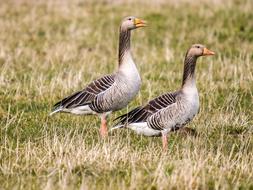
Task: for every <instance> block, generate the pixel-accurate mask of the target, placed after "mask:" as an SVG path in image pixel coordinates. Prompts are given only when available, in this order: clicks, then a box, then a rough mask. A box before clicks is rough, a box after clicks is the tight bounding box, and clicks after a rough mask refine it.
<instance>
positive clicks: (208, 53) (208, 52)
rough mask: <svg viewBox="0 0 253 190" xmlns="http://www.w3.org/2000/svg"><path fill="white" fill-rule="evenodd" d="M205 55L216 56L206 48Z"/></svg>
mask: <svg viewBox="0 0 253 190" xmlns="http://www.w3.org/2000/svg"><path fill="white" fill-rule="evenodd" d="M203 55H215V53H214V52H213V51H211V50H209V49H207V48H204V52H203Z"/></svg>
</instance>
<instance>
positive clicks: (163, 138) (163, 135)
mask: <svg viewBox="0 0 253 190" xmlns="http://www.w3.org/2000/svg"><path fill="white" fill-rule="evenodd" d="M162 141H163V151H166V150H167V147H168V140H167V134H162Z"/></svg>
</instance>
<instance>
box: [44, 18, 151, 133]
mask: <svg viewBox="0 0 253 190" xmlns="http://www.w3.org/2000/svg"><path fill="white" fill-rule="evenodd" d="M144 26H147V23H146V21H145V20H142V19H140V18H136V17H134V16H128V17H126V18H124V19H123V20H122V22H121V25H120V29H119V47H118V48H119V52H118V68H117V71H116V72H114V73H113V74H108V75H105V76H103V77H101V78H99V79H97V80H94V81H92V82H91V83H90V84H88V85H87V86H86V87H85V88H84V89H83V90H80V91H78V92H75V93H73V94H72V95H70V96H67V97H66V98H64V99H62V100H61V101H59V102H57V103H56V104H55V105H54V106H53V109H52V112H51V113H50V114H49V115H50V116H52V115H53V114H55V113H59V112H65V113H71V114H77V115H93V114H95V115H98V116H99V117H100V119H101V127H100V135H101V136H102V137H106V136H107V135H108V130H107V116H108V115H110V114H111V112H114V111H117V110H120V109H122V108H124V107H126V106H127V104H128V103H129V102H130V101H131V100H132V99H133V98H134V97H135V96H136V95H137V93H138V92H139V90H140V86H141V77H140V74H139V72H138V70H137V67H136V65H135V62H134V60H133V58H132V54H131V48H130V41H131V40H130V38H131V31H132V30H134V29H137V28H141V27H144Z"/></svg>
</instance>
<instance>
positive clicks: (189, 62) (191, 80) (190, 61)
mask: <svg viewBox="0 0 253 190" xmlns="http://www.w3.org/2000/svg"><path fill="white" fill-rule="evenodd" d="M196 61H197V57H196V56H194V55H188V54H187V55H186V57H185V61H184V73H183V82H182V88H184V87H187V86H195V67H196Z"/></svg>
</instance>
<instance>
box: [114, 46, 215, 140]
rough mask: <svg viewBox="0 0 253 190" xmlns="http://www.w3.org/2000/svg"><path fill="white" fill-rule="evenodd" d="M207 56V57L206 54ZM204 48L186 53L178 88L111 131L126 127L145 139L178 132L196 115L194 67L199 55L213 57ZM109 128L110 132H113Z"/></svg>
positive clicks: (126, 117) (134, 112) (122, 119)
mask: <svg viewBox="0 0 253 190" xmlns="http://www.w3.org/2000/svg"><path fill="white" fill-rule="evenodd" d="M205 52H206V53H205ZM213 54H214V53H213V52H211V51H210V50H207V49H206V48H205V47H204V46H203V45H200V44H195V45H193V46H192V47H191V48H190V49H189V50H188V51H187V53H186V56H185V61H184V72H183V80H182V86H181V88H180V89H179V90H178V91H176V92H172V93H167V94H164V95H161V96H159V97H157V98H155V99H153V100H151V101H149V102H148V103H147V104H146V105H145V106H140V107H137V108H135V109H134V110H132V111H130V112H129V113H127V114H124V115H122V116H119V117H118V118H116V121H117V122H116V125H115V127H114V128H121V127H128V128H130V129H133V130H135V131H136V132H137V133H139V134H144V135H147V136H158V135H163V136H164V135H166V134H167V133H168V132H169V131H171V130H177V129H179V128H181V127H183V126H184V125H186V124H187V123H188V122H189V121H191V120H192V119H193V117H194V116H195V115H196V114H197V113H198V110H199V96H198V90H197V87H196V83H195V76H194V75H195V67H196V61H197V58H198V57H199V56H201V55H213ZM114 128H112V129H114Z"/></svg>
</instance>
